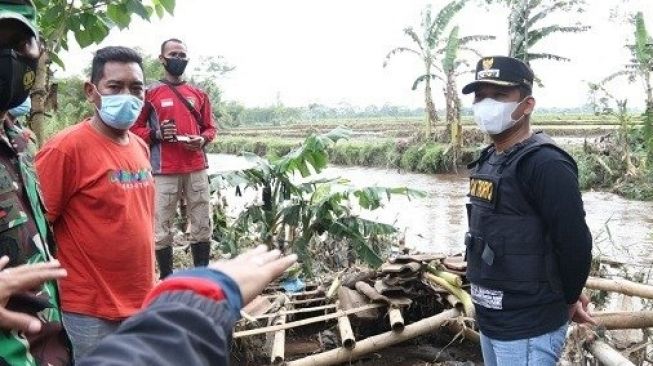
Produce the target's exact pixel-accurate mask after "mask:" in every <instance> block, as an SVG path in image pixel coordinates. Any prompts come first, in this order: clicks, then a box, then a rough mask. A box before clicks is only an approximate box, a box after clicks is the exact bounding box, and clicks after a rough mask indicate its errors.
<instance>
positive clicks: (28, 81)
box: [23, 70, 36, 89]
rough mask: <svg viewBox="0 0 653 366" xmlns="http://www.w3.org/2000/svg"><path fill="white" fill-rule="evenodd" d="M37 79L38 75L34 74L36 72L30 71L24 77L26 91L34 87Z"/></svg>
mask: <svg viewBox="0 0 653 366" xmlns="http://www.w3.org/2000/svg"><path fill="white" fill-rule="evenodd" d="M35 79H36V75H35V74H34V71H31V70H30V71H28V72H26V73H25V75H23V87H24V88H25V89H30V88H31V87H32V86H33V85H34V80H35Z"/></svg>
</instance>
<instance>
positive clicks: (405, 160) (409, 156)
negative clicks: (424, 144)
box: [399, 145, 421, 172]
mask: <svg viewBox="0 0 653 366" xmlns="http://www.w3.org/2000/svg"><path fill="white" fill-rule="evenodd" d="M420 160H421V154H420V146H419V145H413V146H411V147H409V148H408V149H407V150H406V152H404V154H403V155H402V157H401V160H400V162H399V167H401V169H404V170H406V171H409V172H412V171H415V170H416V169H417V164H419V162H420Z"/></svg>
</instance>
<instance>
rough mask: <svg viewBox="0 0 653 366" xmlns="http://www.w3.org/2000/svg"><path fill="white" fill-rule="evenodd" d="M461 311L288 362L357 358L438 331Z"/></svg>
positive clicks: (322, 363) (325, 364) (317, 364)
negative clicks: (352, 347)
mask: <svg viewBox="0 0 653 366" xmlns="http://www.w3.org/2000/svg"><path fill="white" fill-rule="evenodd" d="M459 315H460V312H459V311H458V310H456V309H449V310H445V311H443V312H441V313H440V314H438V315H435V316H432V317H430V318H426V319H422V320H420V321H418V322H415V323H413V324H410V325H407V326H406V328H404V331H403V332H401V333H397V332H394V331H390V332H386V333H382V334H379V335H376V336H373V337H369V338H367V339H364V340H362V341H359V342H357V344H356V348H354V349H351V350H349V349H346V348H342V347H341V348H337V349H334V350H331V351H327V352H322V353H320V354H317V355H312V356H308V357H304V358H302V359H299V360H296V361H291V362H288V363H286V365H287V366H329V365H338V364H341V363H346V362H349V361H352V360H355V359H357V358H359V357H361V356H364V355H366V354H368V353H372V352H375V351H378V350H380V349H383V348H386V347H389V346H392V345H394V344H398V343H401V342H404V341H407V340H409V339H413V338H416V337H419V336H421V335H424V334H427V333H433V332H435V331H437V330H438V329H439V328H440V327H441V326H442V325H443V324H444V323H445V322H446V321H447V320H450V319H452V318H456V317H457V316H459Z"/></svg>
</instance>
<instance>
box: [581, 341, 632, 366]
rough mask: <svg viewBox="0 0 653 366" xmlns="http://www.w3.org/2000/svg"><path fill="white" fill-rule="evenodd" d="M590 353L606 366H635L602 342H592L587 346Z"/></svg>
mask: <svg viewBox="0 0 653 366" xmlns="http://www.w3.org/2000/svg"><path fill="white" fill-rule="evenodd" d="M587 348H588V349H589V351H590V353H591V354H592V355H594V357H596V358H597V359H598V360H599V362H601V365H604V366H635V364H634V363H632V362H630V360H628V359H627V358H626V357H625V356H624V355H622V354H621V353H619V352H618V351H617V350H615V349H614V348H612V347H610V346H609V345H608V344H607V343H605V342H603V341H601V340H595V341H592V342H591V343H589V344H588V345H587Z"/></svg>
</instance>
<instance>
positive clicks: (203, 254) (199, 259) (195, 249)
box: [190, 241, 211, 267]
mask: <svg viewBox="0 0 653 366" xmlns="http://www.w3.org/2000/svg"><path fill="white" fill-rule="evenodd" d="M190 250H191V253H192V254H193V265H195V267H206V266H208V265H209V259H210V257H211V243H209V242H207V241H201V242H198V243H193V244H191V245H190Z"/></svg>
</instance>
